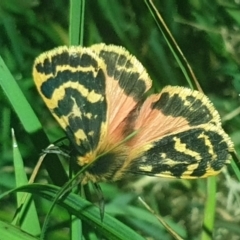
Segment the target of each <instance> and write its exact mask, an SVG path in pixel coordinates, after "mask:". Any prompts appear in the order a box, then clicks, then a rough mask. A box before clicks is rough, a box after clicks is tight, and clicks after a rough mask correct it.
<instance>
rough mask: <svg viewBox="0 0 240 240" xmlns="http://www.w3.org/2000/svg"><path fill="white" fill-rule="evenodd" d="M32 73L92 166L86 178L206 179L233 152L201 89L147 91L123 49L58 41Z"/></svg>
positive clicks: (81, 158)
mask: <svg viewBox="0 0 240 240" xmlns="http://www.w3.org/2000/svg"><path fill="white" fill-rule="evenodd" d="M33 77H34V81H35V84H36V86H37V89H38V91H39V93H40V95H41V97H42V99H43V100H44V102H45V103H46V105H47V107H48V108H49V109H50V111H51V113H52V114H53V116H54V117H55V118H56V120H57V121H58V123H59V124H60V125H61V127H62V128H63V129H64V130H65V132H66V134H67V136H68V137H69V139H70V140H71V142H72V144H73V145H74V147H75V149H76V152H77V156H76V157H77V162H78V164H79V165H80V166H84V165H86V164H90V165H89V167H88V168H87V170H86V171H85V172H84V176H83V178H82V181H83V183H86V182H88V181H92V182H99V181H115V180H118V179H121V178H123V177H124V175H125V174H127V173H133V174H146V175H151V176H162V177H171V178H200V177H208V176H212V175H216V174H217V173H219V172H220V171H221V169H222V168H223V166H224V165H225V164H226V163H228V162H229V158H230V156H229V153H230V152H232V151H233V150H234V147H233V143H232V141H231V140H230V138H229V136H228V135H227V134H226V133H225V132H224V130H223V129H222V126H221V121H220V117H219V114H218V112H217V111H216V110H215V108H214V106H213V105H212V103H211V102H210V101H209V99H208V98H207V97H206V96H205V95H204V94H202V93H200V92H198V91H193V90H190V89H188V88H184V87H173V86H167V87H165V88H163V89H162V91H161V92H160V93H159V94H152V95H150V96H148V97H146V94H145V93H146V92H147V91H148V90H149V89H150V88H151V85H152V81H151V79H150V78H149V76H148V74H147V72H146V70H145V69H144V67H143V66H142V64H141V63H140V62H139V61H138V60H137V59H136V58H135V57H134V56H132V55H131V54H129V52H128V51H127V50H125V49H124V48H123V47H119V46H114V45H105V44H96V45H93V46H92V47H88V48H85V47H80V46H77V47H76V46H72V47H66V46H63V47H58V48H56V49H53V50H51V51H48V52H45V53H43V54H41V55H40V56H39V57H37V58H36V60H35V63H34V67H33Z"/></svg>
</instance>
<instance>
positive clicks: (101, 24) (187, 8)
mask: <svg viewBox="0 0 240 240" xmlns="http://www.w3.org/2000/svg"><path fill="white" fill-rule="evenodd" d="M155 2H156V1H155ZM160 2H161V3H158V4H157V6H156V7H157V9H158V11H159V12H160V14H161V15H162V17H163V19H164V21H165V22H166V24H167V26H168V28H169V29H170V31H171V33H172V35H173V37H174V38H175V40H176V41H177V43H178V44H179V46H180V48H181V50H182V52H183V53H184V55H185V57H186V58H187V60H188V62H189V64H190V65H191V67H192V69H193V70H194V73H195V75H196V77H197V79H198V82H199V84H200V85H201V87H202V89H203V91H204V92H205V93H206V95H208V96H209V98H210V99H211V100H212V102H213V103H214V105H215V107H216V108H217V110H218V111H219V113H220V115H221V117H222V118H223V119H226V120H225V121H224V122H223V127H224V129H225V130H226V132H227V133H228V134H229V135H230V136H231V138H232V140H233V141H234V143H235V149H236V151H237V153H238V155H239V153H240V138H239V136H240V127H239V122H240V114H239V111H238V112H237V113H236V114H232V115H231V113H234V112H235V111H237V109H238V108H239V96H238V95H239V92H240V72H239V67H238V66H239V64H240V58H239V54H238V51H237V46H238V44H239V37H238V36H239V32H237V30H235V29H236V28H235V26H239V24H240V17H239V16H240V15H239V6H238V5H235V4H234V3H232V4H230V3H227V1H226V3H224V1H222V2H217V1H214V2H209V1H199V2H196V1H193V0H192V1H173V0H164V1H160ZM79 3H80V2H79V1H74V0H72V1H71V5H70V3H68V2H67V1H63V0H53V1H51V3H49V2H48V1H40V2H39V3H38V4H37V5H35V6H33V5H31V4H30V1H29V2H28V1H15V0H13V1H3V2H0V32H1V33H2V34H1V39H0V41H1V44H0V55H1V58H2V59H1V62H0V83H1V86H2V88H1V89H2V91H1V92H0V100H1V101H0V110H1V114H0V124H1V125H0V126H1V128H0V129H1V135H0V173H1V177H0V191H1V192H0V193H4V192H6V191H8V190H12V189H14V187H15V186H19V183H21V184H22V182H24V181H23V180H21V181H20V180H19V179H17V178H16V177H15V173H16V174H17V175H18V174H20V175H21V176H22V173H23V168H22V167H16V164H14V162H15V163H16V161H17V162H18V163H19V165H18V166H21V165H22V159H23V163H24V167H25V168H24V170H25V172H26V175H27V176H29V175H30V174H31V172H32V169H33V167H34V166H35V164H36V162H37V160H38V158H39V154H40V153H41V150H42V149H44V148H46V147H47V146H48V144H49V143H50V142H53V141H55V140H57V139H59V138H60V137H62V136H64V133H63V131H62V130H61V129H60V127H59V126H58V125H57V123H56V122H55V120H54V119H53V118H52V116H51V115H50V113H49V112H48V110H47V109H46V108H45V106H44V104H43V101H42V100H41V98H40V96H39V95H38V94H37V92H36V89H35V86H34V83H33V80H32V75H31V74H32V64H33V61H34V58H35V57H36V56H37V55H38V54H40V53H41V52H43V51H45V50H48V49H51V48H53V47H56V46H59V45H69V44H72V45H77V44H78V43H81V44H83V45H84V46H89V45H91V44H94V43H99V42H105V43H112V44H116V45H121V46H124V47H125V48H127V49H128V50H129V51H130V52H131V53H132V54H134V55H135V56H136V57H137V58H138V59H139V60H140V61H141V62H142V63H143V65H144V66H145V67H146V69H147V71H148V73H149V74H150V76H151V78H152V79H153V81H154V91H156V92H157V91H159V90H160V89H161V88H162V87H163V86H165V85H181V86H189V84H188V81H187V80H186V75H184V74H183V72H182V70H181V66H180V65H179V64H178V61H177V60H176V59H175V58H174V55H173V54H172V52H171V50H170V48H169V46H168V43H167V42H166V38H164V36H163V35H162V33H161V31H160V30H159V29H158V27H157V25H156V23H155V22H154V19H153V17H152V15H151V13H150V12H149V10H148V8H147V7H146V5H145V3H144V1H127V0H124V1H121V0H114V1H113V3H110V1H107V0H101V1H93V0H89V1H86V3H85V11H84V17H82V18H81V16H82V15H81V14H80V12H83V10H84V5H83V8H81V6H82V5H79ZM83 20H84V22H83ZM175 53H176V51H175ZM190 81H191V80H190ZM193 85H194V84H193ZM35 114H36V115H35ZM225 116H232V117H230V118H228V117H227V118H225ZM40 123H41V124H40ZM42 126H43V127H42ZM11 128H14V130H15V136H16V139H17V140H16V141H17V143H18V146H19V151H20V154H19V153H18V152H17V153H16V149H14V148H12V138H11ZM17 151H18V150H17ZM62 165H63V166H64V167H66V166H67V165H68V163H66V161H64V160H63V161H62V162H59V160H58V158H57V157H56V156H55V155H51V156H48V159H46V161H45V165H44V167H43V170H42V171H41V172H40V173H39V174H38V178H37V181H38V182H40V183H45V184H46V183H51V182H53V183H54V184H56V185H59V186H61V185H63V184H64V182H65V180H66V179H67V178H66V172H65V170H64V169H63V166H62ZM232 165H234V166H235V164H232ZM234 168H236V169H237V170H236V171H238V168H239V165H238V166H235V167H234ZM45 169H47V170H48V172H47V173H46V171H45ZM18 176H19V175H18ZM16 179H17V183H18V184H16V183H15V180H16ZM21 179H24V177H23V176H22V178H21ZM236 179H237V178H236V175H235V173H234V171H233V170H232V168H231V166H229V167H228V171H227V172H226V171H225V172H224V174H220V175H218V176H217V177H216V178H213V179H210V180H193V181H186V180H171V181H169V180H166V179H160V178H157V179H156V178H149V177H141V178H135V177H130V178H126V179H123V180H122V181H119V182H116V183H104V184H101V187H102V189H103V194H104V197H105V202H106V216H107V217H106V218H107V220H106V222H104V223H103V225H102V228H99V226H100V225H101V223H100V222H98V220H99V219H98V209H97V208H96V209H95V208H94V209H95V210H93V212H92V211H89V212H88V211H87V212H83V213H82V212H81V207H82V205H81V204H90V203H86V202H85V200H84V199H82V198H81V197H79V196H77V195H69V196H68V197H67V198H66V199H65V202H64V203H62V204H61V205H62V206H61V207H59V206H56V207H55V209H54V210H53V212H52V214H51V215H50V219H49V220H50V221H49V223H48V231H47V232H46V233H45V234H46V235H45V236H46V239H70V236H72V239H76V238H77V237H79V235H81V234H83V235H84V236H85V237H86V239H91V240H92V239H98V238H99V236H106V237H108V238H109V239H113V237H112V238H111V237H109V236H110V235H108V234H109V232H110V234H113V235H114V234H115V233H116V232H118V231H117V229H121V230H122V229H124V227H126V229H128V228H130V229H131V231H132V232H133V233H132V234H136V235H135V236H137V235H138V234H139V235H141V236H143V237H149V238H151V239H166V240H168V239H172V237H171V236H170V235H169V234H168V233H167V231H166V230H165V228H164V227H163V226H162V225H161V224H160V223H159V222H158V221H157V219H156V218H155V216H154V215H153V214H151V213H150V212H148V211H147V210H146V209H145V208H144V207H143V206H142V205H141V203H140V202H139V201H138V200H137V197H138V196H139V195H140V196H141V197H142V198H143V199H144V200H145V201H146V202H147V203H148V204H149V205H150V206H151V208H153V209H154V211H155V213H156V214H159V215H161V216H162V217H163V218H164V220H165V221H166V222H167V223H168V224H169V225H170V226H171V228H172V229H173V230H174V231H176V232H177V233H178V234H179V235H181V237H183V238H184V239H193V240H194V239H204V240H206V239H211V237H209V235H208V234H207V231H204V228H203V227H202V226H203V223H204V225H205V227H207V228H208V230H210V231H212V232H213V236H214V239H216V238H217V239H233V238H234V237H237V236H239V235H240V233H239V228H238V226H239V222H240V219H239V217H238V216H236V215H235V213H236V211H237V210H238V209H239V207H240V206H239V203H238V202H237V197H239V191H238V190H234V191H233V187H235V188H234V189H239V180H236ZM25 190H26V191H31V192H35V194H34V196H35V198H34V200H35V201H34V203H35V205H36V206H38V209H39V210H38V216H39V218H38V219H37V217H36V215H35V216H34V211H35V209H34V207H33V206H31V207H30V208H29V209H28V208H26V211H27V212H28V214H31V218H30V219H32V216H33V218H34V219H35V220H37V221H36V222H35V223H34V225H35V227H36V229H34V231H33V232H31V231H30V229H29V227H28V224H26V226H27V227H26V228H23V229H24V230H25V231H26V232H28V233H32V234H34V233H37V232H39V230H38V224H39V223H40V224H41V225H42V224H43V219H44V216H46V215H47V213H48V211H49V209H50V207H51V202H49V201H48V199H52V198H53V196H54V193H55V192H56V188H53V187H51V186H48V185H47V186H46V188H44V186H42V187H36V186H33V187H29V189H28V190H27V188H26V189H25ZM90 193H91V199H89V200H90V201H91V202H94V203H98V196H97V195H96V192H95V191H94V190H93V189H91V188H90ZM36 196H37V197H36ZM40 196H43V198H41V197H40ZM44 198H46V199H47V200H46V199H44ZM74 201H76V203H75V205H74ZM0 206H1V207H0V221H1V222H0V233H1V234H2V235H1V236H5V235H3V233H6V234H8V235H6V237H5V239H10V238H11V239H14V238H13V237H14V236H21V237H19V238H21V239H28V238H29V239H35V238H32V237H31V236H29V235H27V234H25V233H21V232H19V231H17V229H16V228H13V225H9V228H10V230H9V231H8V232H6V231H4V229H5V227H6V225H8V224H9V223H11V221H12V219H13V216H14V213H15V210H16V208H17V204H16V201H15V197H14V195H13V194H10V195H6V196H5V197H4V198H3V199H1V203H0ZM66 209H67V210H68V211H70V213H72V214H77V215H78V218H79V219H82V220H83V221H82V222H81V221H76V220H74V221H72V222H73V223H74V224H75V225H72V226H73V227H72V232H70V230H69V226H70V222H71V221H70V219H71V218H70V217H69V216H68V213H67V211H66ZM32 214H33V215H32ZM84 214H89V215H84ZM226 216H228V217H226ZM112 217H113V218H114V220H111V218H112ZM19 219H20V220H19V221H20V222H19V221H17V224H20V225H22V221H21V219H22V218H19ZM35 220H34V221H35ZM117 220H118V221H117ZM15 222H16V219H15ZM38 222H39V223H38ZM112 223H114V224H115V225H114V226H113V225H112ZM96 228H97V229H98V233H97V232H96V231H95V229H96ZM106 229H107V230H106ZM32 230H33V229H32ZM105 230H106V231H107V233H106V231H105ZM101 231H102V232H101ZM126 231H128V230H126ZM123 233H124V231H123ZM9 234H10V235H9ZM18 234H22V235H18ZM99 234H100V235H99ZM104 234H107V235H104ZM113 235H111V236H113ZM19 238H18V239H19ZM139 238H140V236H139ZM16 239H17V238H16ZM119 239H127V238H124V235H121V236H120V237H119ZM135 239H137V237H135Z"/></svg>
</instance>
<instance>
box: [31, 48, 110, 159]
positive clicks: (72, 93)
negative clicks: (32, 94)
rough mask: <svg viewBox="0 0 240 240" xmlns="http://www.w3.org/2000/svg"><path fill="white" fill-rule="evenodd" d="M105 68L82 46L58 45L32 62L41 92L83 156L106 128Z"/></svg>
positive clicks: (102, 136) (97, 58)
mask: <svg viewBox="0 0 240 240" xmlns="http://www.w3.org/2000/svg"><path fill="white" fill-rule="evenodd" d="M105 69H106V66H105V63H104V62H103V61H102V60H101V59H100V58H99V57H98V56H97V55H96V54H95V53H93V52H92V50H91V49H89V48H82V47H59V48H56V49H54V50H51V51H49V52H46V53H43V54H41V55H40V56H39V57H38V58H37V59H36V60H35V63H34V67H33V76H34V81H35V84H36V86H37V89H38V91H39V93H40V95H41V96H42V98H43V100H44V102H45V103H46V105H47V107H48V108H49V109H50V111H51V113H52V114H53V116H54V117H55V118H56V120H57V121H58V123H59V124H60V125H61V127H62V128H63V129H64V130H65V131H66V133H67V135H68V137H69V138H70V140H72V143H73V144H74V145H75V147H76V149H77V151H78V153H79V154H80V155H82V156H84V155H85V154H87V153H91V152H93V151H94V149H96V148H97V146H98V144H99V142H100V141H101V139H102V138H104V134H105V132H106V128H107V126H106V125H107V119H106V111H107V100H106V96H105V91H106V85H105V78H106V72H105Z"/></svg>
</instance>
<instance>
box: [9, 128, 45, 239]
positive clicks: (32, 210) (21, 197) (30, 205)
mask: <svg viewBox="0 0 240 240" xmlns="http://www.w3.org/2000/svg"><path fill="white" fill-rule="evenodd" d="M12 138H13V161H14V170H15V171H14V172H15V179H16V186H17V187H19V186H22V185H26V184H27V183H28V179H27V175H26V173H25V169H24V164H23V159H22V156H21V153H20V151H19V148H18V144H17V141H16V138H15V135H14V130H13V129H12ZM23 201H24V202H23ZM17 202H18V207H20V206H21V211H20V212H19V213H18V214H17V215H16V216H15V219H14V223H18V222H19V223H20V225H21V229H22V230H23V231H25V232H28V233H30V234H32V235H34V236H37V235H39V234H40V232H41V228H40V224H39V221H38V216H37V211H36V207H35V204H34V202H33V201H32V199H31V196H30V195H29V194H27V196H26V193H20V192H18V193H17ZM22 204H23V205H22Z"/></svg>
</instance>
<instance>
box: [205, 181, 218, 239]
mask: <svg viewBox="0 0 240 240" xmlns="http://www.w3.org/2000/svg"><path fill="white" fill-rule="evenodd" d="M216 186H217V184H216V177H209V178H208V181H207V201H206V202H205V208H204V219H203V230H202V235H201V240H211V239H212V233H213V228H214V223H215V212H216V190H217V187H216Z"/></svg>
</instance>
